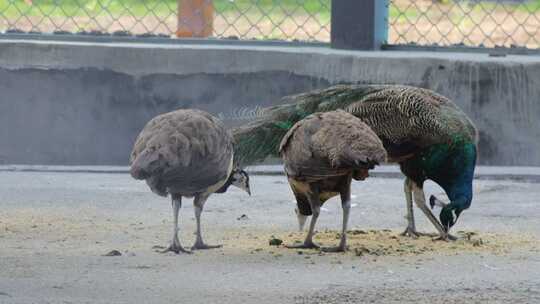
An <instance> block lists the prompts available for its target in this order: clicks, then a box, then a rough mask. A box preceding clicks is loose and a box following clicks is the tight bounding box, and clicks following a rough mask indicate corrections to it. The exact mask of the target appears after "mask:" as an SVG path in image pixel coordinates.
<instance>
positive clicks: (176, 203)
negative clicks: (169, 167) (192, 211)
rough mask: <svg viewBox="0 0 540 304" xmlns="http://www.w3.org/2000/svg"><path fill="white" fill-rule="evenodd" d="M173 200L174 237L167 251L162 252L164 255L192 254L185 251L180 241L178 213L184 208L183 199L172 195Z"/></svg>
mask: <svg viewBox="0 0 540 304" xmlns="http://www.w3.org/2000/svg"><path fill="white" fill-rule="evenodd" d="M171 199H172V208H173V220H174V223H173V237H172V241H171V245H169V247H168V248H167V249H165V250H163V251H162V253H165V252H169V251H172V252H174V253H177V254H178V253H180V252H184V253H191V252H190V251H187V250H185V249H184V248H183V247H182V245H180V240H178V230H179V228H178V213H179V212H180V208H181V207H182V197H181V196H176V195H172V194H171Z"/></svg>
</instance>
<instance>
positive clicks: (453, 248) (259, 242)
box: [229, 229, 540, 257]
mask: <svg viewBox="0 0 540 304" xmlns="http://www.w3.org/2000/svg"><path fill="white" fill-rule="evenodd" d="M456 236H457V237H458V240H457V241H449V242H446V241H437V240H434V237H433V236H422V237H419V238H417V239H413V238H410V237H405V236H401V235H400V233H399V232H398V231H393V230H359V229H358V230H351V231H349V232H348V233H347V244H348V247H349V250H348V251H347V253H345V254H346V255H349V256H356V257H383V256H414V255H423V254H439V255H457V254H462V253H474V252H477V253H490V254H497V255H504V254H507V253H509V252H511V251H512V250H516V249H531V250H538V248H540V242H539V241H538V240H536V239H535V238H534V237H533V236H528V235H510V234H490V233H483V232H482V233H480V232H475V231H459V232H458V233H456ZM304 237H305V234H304V233H287V234H285V233H283V234H272V235H267V236H266V237H265V236H264V234H262V235H260V234H259V235H256V236H255V235H247V236H244V237H240V236H238V238H237V239H236V241H235V242H234V243H230V244H229V245H230V247H232V248H235V249H243V250H248V251H250V252H251V253H258V252H271V253H272V254H275V255H285V254H299V255H302V254H305V255H312V254H331V253H322V252H320V250H317V249H313V250H311V249H290V248H286V247H285V246H286V245H289V244H295V243H299V242H300V241H301V240H303V239H304ZM339 238H340V233H338V232H336V231H332V230H326V231H323V232H319V233H317V234H316V236H315V239H314V241H315V243H317V244H318V245H320V246H324V247H331V246H336V245H337V243H338V242H339ZM276 239H279V240H282V241H283V243H282V244H281V245H280V246H277V247H276V246H268V240H271V241H274V240H276Z"/></svg>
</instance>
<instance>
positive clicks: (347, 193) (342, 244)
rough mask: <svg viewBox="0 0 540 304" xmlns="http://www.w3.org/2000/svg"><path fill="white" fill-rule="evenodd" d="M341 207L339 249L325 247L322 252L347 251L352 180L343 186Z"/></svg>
mask: <svg viewBox="0 0 540 304" xmlns="http://www.w3.org/2000/svg"><path fill="white" fill-rule="evenodd" d="M340 195H341V207H342V208H343V224H342V227H341V239H340V241H339V245H338V246H337V247H324V248H321V250H322V251H326V252H343V251H346V250H347V226H348V223H349V214H350V212H351V179H350V178H349V180H348V183H347V184H345V185H344V186H343V189H342V190H341V193H340Z"/></svg>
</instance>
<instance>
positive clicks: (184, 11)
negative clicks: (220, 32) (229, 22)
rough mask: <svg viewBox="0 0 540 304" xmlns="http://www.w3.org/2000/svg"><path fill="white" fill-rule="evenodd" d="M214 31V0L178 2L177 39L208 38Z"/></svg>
mask: <svg viewBox="0 0 540 304" xmlns="http://www.w3.org/2000/svg"><path fill="white" fill-rule="evenodd" d="M213 31H214V4H213V0H178V27H177V30H176V36H177V37H208V36H211V35H212V32H213Z"/></svg>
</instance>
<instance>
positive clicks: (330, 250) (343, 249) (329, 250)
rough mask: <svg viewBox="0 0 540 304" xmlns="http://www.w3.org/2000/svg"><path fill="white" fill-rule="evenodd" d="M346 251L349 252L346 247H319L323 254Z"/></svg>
mask: <svg viewBox="0 0 540 304" xmlns="http://www.w3.org/2000/svg"><path fill="white" fill-rule="evenodd" d="M347 250H349V248H348V247H347V246H336V247H321V251H323V252H345V251H347Z"/></svg>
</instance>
